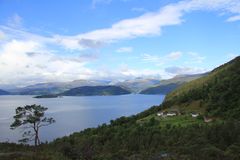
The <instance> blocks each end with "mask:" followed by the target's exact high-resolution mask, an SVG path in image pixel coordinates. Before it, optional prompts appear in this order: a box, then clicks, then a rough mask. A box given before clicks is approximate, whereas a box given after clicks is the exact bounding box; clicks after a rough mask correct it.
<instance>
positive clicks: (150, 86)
mask: <svg viewBox="0 0 240 160" xmlns="http://www.w3.org/2000/svg"><path fill="white" fill-rule="evenodd" d="M205 75H207V74H195V75H179V76H176V77H174V78H172V79H168V80H159V79H151V78H135V79H131V80H125V81H108V80H75V81H71V82H50V83H39V84H35V85H30V86H26V87H22V88H10V89H8V90H7V89H5V90H6V91H5V92H2V94H13V95H41V96H47V97H48V96H49V95H59V94H63V93H64V95H66V94H71V95H74V94H76V93H75V91H79V93H78V95H85V96H86V95H106V94H107V95H111V94H113V95H115V94H118V93H122V90H124V91H125V92H128V93H139V94H168V93H169V92H171V91H173V90H174V89H176V88H178V87H179V86H181V85H183V84H185V83H186V82H189V81H192V80H194V79H197V78H200V77H202V76H205ZM103 86H106V87H107V86H108V87H109V88H111V89H113V90H112V91H110V92H108V93H107V92H106V94H105V92H102V89H103V88H102V87H103ZM110 86H111V87H110ZM84 87H85V88H84ZM113 87H115V88H113ZM98 89H99V91H97V90H98ZM115 89H116V90H118V91H119V92H116V93H115V92H114V90H115ZM83 91H84V92H83ZM90 92H92V93H90ZM125 92H123V94H125ZM50 97H51V98H52V97H54V96H50Z"/></svg>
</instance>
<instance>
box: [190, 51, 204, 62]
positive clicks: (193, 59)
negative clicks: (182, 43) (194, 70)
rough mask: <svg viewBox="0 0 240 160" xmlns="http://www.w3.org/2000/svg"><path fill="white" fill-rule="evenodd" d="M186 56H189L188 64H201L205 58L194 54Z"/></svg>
mask: <svg viewBox="0 0 240 160" xmlns="http://www.w3.org/2000/svg"><path fill="white" fill-rule="evenodd" d="M188 55H190V61H189V62H190V63H202V62H203V61H204V60H205V59H206V57H204V56H201V55H199V54H198V53H196V52H189V53H188Z"/></svg>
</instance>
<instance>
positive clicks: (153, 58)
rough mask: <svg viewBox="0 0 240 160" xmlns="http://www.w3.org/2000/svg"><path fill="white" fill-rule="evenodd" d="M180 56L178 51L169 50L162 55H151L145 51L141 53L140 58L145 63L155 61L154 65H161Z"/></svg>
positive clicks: (180, 53)
mask: <svg viewBox="0 0 240 160" xmlns="http://www.w3.org/2000/svg"><path fill="white" fill-rule="evenodd" d="M181 56H182V52H180V51H176V52H170V53H169V54H166V55H164V56H158V55H151V54H146V53H145V54H143V55H142V57H141V59H142V60H143V61H144V62H147V63H155V64H156V65H162V64H165V63H167V62H169V61H175V60H178V59H179V58H180V57H181Z"/></svg>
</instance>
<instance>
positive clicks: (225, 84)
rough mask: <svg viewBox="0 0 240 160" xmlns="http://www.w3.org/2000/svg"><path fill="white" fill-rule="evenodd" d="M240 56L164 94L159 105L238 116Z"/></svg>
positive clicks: (225, 115) (238, 117) (219, 115)
mask: <svg viewBox="0 0 240 160" xmlns="http://www.w3.org/2000/svg"><path fill="white" fill-rule="evenodd" d="M239 95H240V57H237V58H235V59H234V60H232V61H230V62H228V63H226V64H224V65H222V66H220V67H218V68H216V69H214V70H213V71H212V72H210V73H209V74H208V75H207V76H205V77H202V78H199V79H197V80H194V81H191V82H189V83H187V84H185V85H183V86H181V87H179V88H178V89H176V90H175V91H173V92H171V93H170V94H168V95H167V96H166V98H165V100H164V102H163V104H162V107H163V108H175V109H179V110H180V111H183V112H184V111H192V110H197V111H201V112H203V114H207V115H209V116H216V117H223V118H237V119H240V116H239V115H240V97H239Z"/></svg>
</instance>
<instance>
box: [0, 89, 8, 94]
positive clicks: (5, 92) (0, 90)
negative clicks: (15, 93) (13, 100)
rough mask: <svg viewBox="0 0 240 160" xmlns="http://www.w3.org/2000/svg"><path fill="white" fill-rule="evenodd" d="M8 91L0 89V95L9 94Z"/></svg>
mask: <svg viewBox="0 0 240 160" xmlns="http://www.w3.org/2000/svg"><path fill="white" fill-rule="evenodd" d="M9 94H10V93H9V92H7V91H4V90H2V89H0V95H9Z"/></svg>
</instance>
